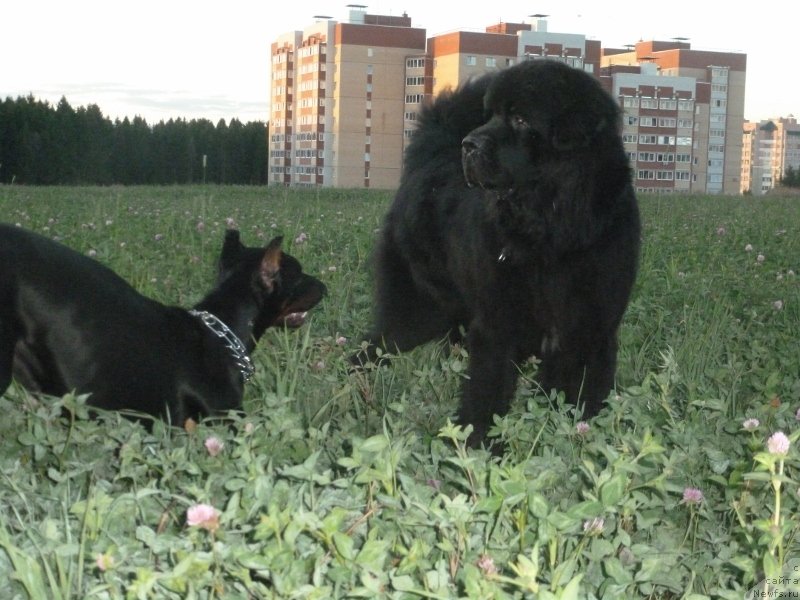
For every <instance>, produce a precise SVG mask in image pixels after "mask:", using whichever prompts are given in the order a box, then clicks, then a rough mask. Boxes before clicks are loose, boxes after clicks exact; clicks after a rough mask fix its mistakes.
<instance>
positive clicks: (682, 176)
mask: <svg viewBox="0 0 800 600" xmlns="http://www.w3.org/2000/svg"><path fill="white" fill-rule="evenodd" d="M675 179H676V180H677V181H689V171H675Z"/></svg>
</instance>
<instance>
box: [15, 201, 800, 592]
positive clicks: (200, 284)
mask: <svg viewBox="0 0 800 600" xmlns="http://www.w3.org/2000/svg"><path fill="white" fill-rule="evenodd" d="M390 197H391V195H390V194H389V193H387V192H365V191H337V190H325V191H319V192H317V191H299V190H284V189H278V188H274V189H273V188H270V189H266V188H235V187H233V188H227V187H175V188H169V187H167V188H117V187H110V188H25V187H8V186H6V187H0V220H2V221H6V222H11V223H18V224H20V225H21V226H23V227H26V228H29V229H32V230H34V231H38V232H40V233H44V234H46V235H48V236H50V237H53V238H56V239H59V240H60V241H62V242H63V243H65V244H67V245H69V246H71V247H73V248H76V249H77V250H79V251H81V252H84V253H87V254H90V255H92V256H95V257H96V259H97V260H99V261H101V262H103V263H105V264H108V265H109V266H111V267H112V268H114V269H115V270H116V271H117V272H118V273H119V274H120V275H122V276H123V277H124V278H126V279H127V280H128V281H130V282H131V283H132V284H133V285H134V286H135V287H136V288H137V289H139V290H140V291H141V292H143V293H144V294H146V295H149V296H152V297H154V298H157V299H158V300H161V301H163V302H166V303H171V304H179V305H182V306H189V305H190V304H192V303H193V302H195V301H197V300H199V298H200V297H201V296H202V294H203V293H204V292H205V291H206V289H207V287H208V286H209V285H210V283H211V282H212V280H213V265H214V261H215V260H216V257H217V253H218V250H219V247H220V245H221V241H222V237H223V232H224V230H225V228H226V227H228V226H236V227H238V228H240V229H241V231H242V236H243V241H244V242H245V243H246V244H248V245H255V244H257V243H261V244H266V242H267V241H269V239H271V237H272V236H273V235H278V234H281V235H284V236H285V238H286V241H287V243H286V244H285V249H287V250H288V251H289V252H290V253H292V254H293V255H295V256H296V257H297V258H299V259H300V260H301V261H302V262H303V264H304V266H305V268H306V270H307V271H309V272H311V273H314V274H318V275H319V277H320V278H321V279H322V280H323V281H324V282H325V283H326V285H327V286H328V289H329V295H328V296H327V298H326V299H325V300H324V301H323V303H322V304H321V305H320V306H319V307H318V308H317V309H315V311H314V313H313V317H312V318H311V320H310V322H309V324H308V325H306V326H305V327H303V328H301V329H299V330H293V331H274V332H271V333H269V334H268V335H267V336H265V338H264V339H263V340H262V343H261V345H260V347H259V350H258V351H257V353H256V355H255V360H256V364H257V373H256V376H255V379H254V381H253V382H252V383H251V384H249V387H248V388H247V394H246V398H245V409H246V414H245V415H244V416H234V415H232V416H231V419H230V423H228V424H200V425H199V426H198V428H197V429H196V430H194V431H192V432H187V431H184V430H182V429H175V428H168V427H166V426H163V425H161V424H157V425H156V426H155V427H154V429H153V431H152V432H151V433H148V432H146V431H145V430H144V429H143V428H142V427H141V426H139V425H136V424H133V423H131V422H128V421H127V420H125V419H123V418H121V417H120V416H119V415H114V414H109V415H104V416H102V417H100V418H99V419H97V420H91V419H87V418H86V417H85V414H86V411H85V409H84V405H83V399H82V398H76V397H73V396H67V397H65V398H63V399H54V400H53V401H52V402H49V401H48V402H42V401H40V400H39V399H36V398H33V397H31V396H30V395H28V394H26V393H25V392H24V391H23V390H21V389H17V388H16V387H14V388H12V389H11V390H9V392H8V393H6V394H5V395H4V396H3V397H2V398H0V411H1V412H2V414H3V419H2V420H0V440H2V441H0V510H1V511H2V512H1V513H0V515H1V517H0V597H2V598H4V599H13V598H33V599H36V600H38V599H45V598H46V599H60V598H198V599H201V598H202V599H205V598H303V599H306V598H312V599H313V598H320V599H327V598H344V597H347V598H357V597H365V598H487V599H490V598H491V599H495V598H500V599H502V598H542V599H550V598H563V599H573V598H575V599H577V598H607V599H619V598H664V599H673V598H686V599H692V600H697V599H700V598H730V599H733V598H736V599H741V598H743V597H744V596H745V593H746V591H747V590H748V589H750V588H752V587H754V586H756V585H758V590H759V591H760V592H765V593H770V592H778V591H785V590H792V589H794V590H797V589H798V588H797V587H795V588H791V587H787V586H791V585H793V584H791V583H786V582H785V580H784V579H781V577H782V576H784V575H787V574H791V573H794V575H795V577H797V578H800V531H799V528H800V495H798V491H799V490H798V485H799V484H800V477H798V467H800V460H799V459H798V457H799V456H800V454H798V449H797V446H798V438H800V344H799V343H798V337H799V336H798V333H799V332H800V327H799V324H800V279H798V275H797V273H798V272H800V232H799V231H798V227H799V225H798V224H800V201H798V199H797V198H780V197H774V198H773V197H770V198H764V199H753V198H720V197H698V196H692V197H677V196H676V197H643V198H641V207H642V216H643V222H644V234H643V235H644V244H643V253H642V260H641V270H640V276H639V280H638V282H637V285H636V288H635V291H634V296H633V299H632V302H631V304H630V307H629V309H628V312H627V314H626V318H625V321H624V324H623V327H622V330H621V334H620V348H621V349H620V355H619V369H618V389H617V392H616V394H615V395H614V396H613V397H612V398H611V399H610V400H609V403H608V407H607V408H606V409H605V410H604V411H603V412H602V413H601V415H600V416H598V417H597V418H595V419H593V420H592V421H590V422H588V423H582V422H581V418H580V416H579V415H578V416H576V415H575V414H573V412H572V411H571V409H570V407H569V406H565V405H564V404H563V403H562V402H561V401H560V399H559V398H558V397H557V396H555V395H552V394H548V393H545V391H542V390H539V389H537V387H536V384H535V377H534V376H535V363H534V362H531V363H530V364H526V365H521V367H520V368H521V370H522V385H521V386H520V388H519V390H518V394H517V399H516V401H515V403H514V407H513V410H512V413H511V414H510V415H509V416H508V417H506V418H504V419H501V420H498V422H497V427H496V429H497V433H498V434H499V435H502V436H503V437H504V438H505V439H506V441H507V454H506V456H505V457H504V458H502V459H498V458H492V457H490V455H489V454H488V453H486V452H484V451H473V450H466V449H465V448H464V444H463V440H464V433H463V432H461V431H460V430H458V429H457V428H454V427H452V426H450V425H448V422H447V419H448V416H450V415H452V414H453V413H454V409H455V406H456V402H457V399H458V386H459V382H460V380H461V379H462V378H463V377H464V367H465V362H466V360H467V355H466V352H465V350H464V349H463V348H458V347H453V348H450V347H447V346H444V345H436V344H431V345H427V346H424V347H422V348H419V349H417V350H415V351H414V352H411V353H408V354H404V355H402V356H399V357H398V358H397V359H396V360H395V361H393V362H392V364H391V366H389V367H382V368H380V369H377V370H373V371H370V372H367V373H365V374H362V375H358V376H354V375H349V374H348V372H347V369H346V364H345V357H346V356H347V354H348V353H349V352H352V350H353V349H355V348H356V347H357V346H358V341H359V335H360V334H361V333H362V332H363V331H364V329H365V328H366V326H367V324H368V322H369V318H370V285H371V283H370V277H369V256H370V251H371V248H372V243H373V240H374V238H375V231H376V229H377V228H378V227H379V226H380V223H381V218H382V215H383V212H384V210H385V208H386V206H387V203H388V201H389V199H390ZM301 233H305V234H306V236H307V238H308V239H307V240H306V241H304V242H300V241H293V240H296V238H297V237H298V236H299V235H300V234H301ZM124 359H125V357H124V354H122V353H121V355H120V360H124ZM64 408H66V409H67V411H66V412H65V411H64V410H63V409H64ZM65 414H68V415H71V418H68V417H66V416H64V415H65ZM755 420H757V422H756V421H755ZM776 432H783V433H784V434H786V435H787V436H788V440H789V442H790V447H789V449H788V452H786V453H783V450H785V440H783V439H782V438H781V437H780V436H778V437H773V436H774V434H775V433H776ZM210 438H216V440H217V441H218V442H220V443H221V444H222V448H221V450H218V449H217V448H215V446H214V442H209V441H208V440H209V439H210ZM768 441H769V444H768ZM779 442H783V445H781V444H780V443H779ZM201 504H204V505H210V506H212V507H214V508H215V509H216V510H217V511H218V514H217V513H214V514H212V515H211V516H210V518H206V520H203V519H198V517H197V513H196V512H195V510H194V507H195V506H196V505H201ZM793 561H794V562H793ZM793 569H795V570H793ZM789 579H791V577H789ZM794 581H795V585H797V583H798V582H797V580H796V579H795V580H794ZM798 587H800V586H798ZM748 597H754V596H748ZM758 597H761V596H758ZM764 597H770V596H764ZM771 597H776V596H771ZM787 597H788V596H787Z"/></svg>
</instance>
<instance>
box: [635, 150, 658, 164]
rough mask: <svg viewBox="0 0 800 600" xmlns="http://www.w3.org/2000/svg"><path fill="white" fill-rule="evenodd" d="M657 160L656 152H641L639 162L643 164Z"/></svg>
mask: <svg viewBox="0 0 800 600" xmlns="http://www.w3.org/2000/svg"><path fill="white" fill-rule="evenodd" d="M655 159H656V153H655V152H639V160H641V161H643V162H653V161H655Z"/></svg>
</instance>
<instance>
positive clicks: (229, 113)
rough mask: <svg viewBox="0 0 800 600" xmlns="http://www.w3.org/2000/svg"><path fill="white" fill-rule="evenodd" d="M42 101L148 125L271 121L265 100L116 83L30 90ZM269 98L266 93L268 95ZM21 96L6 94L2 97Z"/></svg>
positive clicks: (49, 86) (47, 86)
mask: <svg viewBox="0 0 800 600" xmlns="http://www.w3.org/2000/svg"><path fill="white" fill-rule="evenodd" d="M28 93H30V94H32V95H33V96H34V97H35V98H37V99H39V100H46V101H48V102H50V103H51V104H57V103H58V101H59V100H60V99H61V98H62V97H65V98H66V99H67V102H69V103H70V105H71V106H72V107H74V108H75V107H78V106H87V105H89V104H96V105H97V106H99V107H100V110H101V111H102V112H103V114H104V115H105V116H107V117H109V118H111V119H123V118H125V117H129V118H133V117H135V116H140V117H143V118H144V119H145V120H146V121H147V122H148V123H151V124H152V123H157V122H158V121H162V120H164V121H166V120H169V119H177V118H184V119H188V120H191V119H208V120H210V121H212V122H214V123H216V122H217V121H219V120H220V119H225V120H226V121H230V120H231V119H233V118H237V119H239V120H240V121H243V122H247V121H267V119H268V116H269V115H268V110H269V107H268V105H267V103H266V101H265V100H262V99H257V98H241V97H233V96H230V95H228V94H222V93H219V92H204V91H196V90H194V91H187V90H180V89H156V88H153V87H136V86H130V85H126V84H121V83H116V82H103V81H98V82H91V83H80V84H74V83H59V84H52V85H46V86H43V87H40V88H37V89H32V90H29V92H26V93H25V94H24V95H27V94H28ZM264 93H265V96H266V93H267V92H266V91H265V92H264ZM15 95H19V94H8V93H4V92H3V90H2V89H0V97H3V98H5V97H6V96H15Z"/></svg>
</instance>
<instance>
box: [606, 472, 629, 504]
mask: <svg viewBox="0 0 800 600" xmlns="http://www.w3.org/2000/svg"><path fill="white" fill-rule="evenodd" d="M627 483H628V478H627V477H626V476H625V474H624V473H617V474H615V475H613V476H612V477H611V479H609V480H608V481H606V482H605V483H604V484H603V485H602V486H600V501H601V502H602V503H603V506H605V507H606V508H608V507H610V506H614V505H616V504H617V502H619V501H620V500H621V499H622V496H623V494H625V487H626V486H627Z"/></svg>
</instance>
